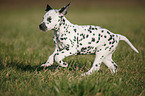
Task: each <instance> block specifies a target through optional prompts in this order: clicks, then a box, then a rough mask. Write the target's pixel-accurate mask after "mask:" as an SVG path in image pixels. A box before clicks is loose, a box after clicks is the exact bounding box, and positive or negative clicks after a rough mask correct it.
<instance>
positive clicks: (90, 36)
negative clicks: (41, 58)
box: [39, 3, 139, 75]
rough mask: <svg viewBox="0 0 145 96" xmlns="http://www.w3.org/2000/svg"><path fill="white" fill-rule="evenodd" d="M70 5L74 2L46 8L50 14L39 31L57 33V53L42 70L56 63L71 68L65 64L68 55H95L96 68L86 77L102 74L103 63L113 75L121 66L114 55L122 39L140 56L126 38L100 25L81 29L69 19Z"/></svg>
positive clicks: (93, 67)
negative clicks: (114, 59)
mask: <svg viewBox="0 0 145 96" xmlns="http://www.w3.org/2000/svg"><path fill="white" fill-rule="evenodd" d="M69 6H70V3H69V4H68V5H67V6H64V7H63V8H61V9H59V10H56V9H52V8H51V7H50V6H49V5H47V7H46V10H45V11H46V14H45V15H44V17H43V21H42V22H41V24H40V25H39V28H40V30H42V31H49V30H54V35H53V41H54V44H55V51H54V52H53V54H52V55H50V56H49V58H48V60H47V62H46V63H45V64H42V65H41V67H43V66H51V65H52V64H53V63H54V61H55V62H57V63H58V64H59V65H60V66H62V67H67V66H68V64H67V63H66V62H64V61H63V59H64V58H65V57H67V56H70V55H86V54H94V55H96V57H95V60H94V63H93V65H92V68H91V69H90V70H89V71H88V72H86V73H84V74H82V75H90V74H91V73H92V72H94V71H98V70H99V69H100V66H101V63H102V62H103V63H104V64H105V65H106V66H107V67H108V68H109V69H110V71H111V73H115V72H117V67H118V66H117V64H116V63H115V62H114V61H113V60H112V54H113V52H114V51H115V49H116V47H117V45H118V43H119V41H120V40H123V41H125V42H126V43H127V44H129V45H130V47H131V48H132V49H133V50H134V51H135V52H137V53H139V52H138V50H137V49H136V48H135V47H134V46H133V45H132V44H131V42H130V41H129V40H128V39H127V38H126V37H125V36H122V35H119V34H114V33H112V32H110V31H109V30H107V29H104V28H101V27H99V26H93V25H86V26H80V25H76V24H72V23H71V22H69V21H68V20H67V19H66V18H65V15H66V14H67V10H68V8H69Z"/></svg>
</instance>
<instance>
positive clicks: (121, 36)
mask: <svg viewBox="0 0 145 96" xmlns="http://www.w3.org/2000/svg"><path fill="white" fill-rule="evenodd" d="M118 36H119V40H123V41H125V42H126V43H127V44H128V45H129V46H130V47H131V48H132V49H133V50H134V51H135V52H137V53H139V52H138V50H137V49H136V48H135V47H134V46H133V45H132V44H131V42H130V41H129V40H128V39H127V38H126V37H125V36H123V35H120V34H118Z"/></svg>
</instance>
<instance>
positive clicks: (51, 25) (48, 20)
mask: <svg viewBox="0 0 145 96" xmlns="http://www.w3.org/2000/svg"><path fill="white" fill-rule="evenodd" d="M69 5H70V3H69V4H68V5H67V6H64V7H63V8H61V9H59V10H56V9H52V8H51V7H50V6H49V5H47V7H46V10H45V11H47V12H46V14H45V15H44V16H43V21H42V22H41V23H40V25H39V28H40V30H42V31H49V30H57V29H58V28H59V26H60V23H61V21H62V20H61V18H62V17H63V16H64V15H66V14H67V10H68V8H69Z"/></svg>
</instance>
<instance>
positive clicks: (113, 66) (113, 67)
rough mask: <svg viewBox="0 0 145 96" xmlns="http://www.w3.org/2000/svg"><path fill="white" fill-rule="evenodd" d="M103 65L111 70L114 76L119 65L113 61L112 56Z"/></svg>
mask: <svg viewBox="0 0 145 96" xmlns="http://www.w3.org/2000/svg"><path fill="white" fill-rule="evenodd" d="M103 63H104V64H105V65H106V66H107V67H108V68H109V69H110V71H111V73H112V74H114V73H115V72H117V68H118V65H117V64H116V63H115V62H114V61H113V60H112V54H109V55H108V56H106V57H105V58H104V60H103Z"/></svg>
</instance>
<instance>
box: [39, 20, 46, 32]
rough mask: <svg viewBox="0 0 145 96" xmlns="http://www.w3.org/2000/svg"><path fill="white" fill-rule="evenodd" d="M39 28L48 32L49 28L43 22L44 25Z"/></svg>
mask: <svg viewBox="0 0 145 96" xmlns="http://www.w3.org/2000/svg"><path fill="white" fill-rule="evenodd" d="M39 28H40V30H42V31H46V30H47V27H46V25H45V23H44V22H43V23H42V24H40V25H39Z"/></svg>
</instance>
